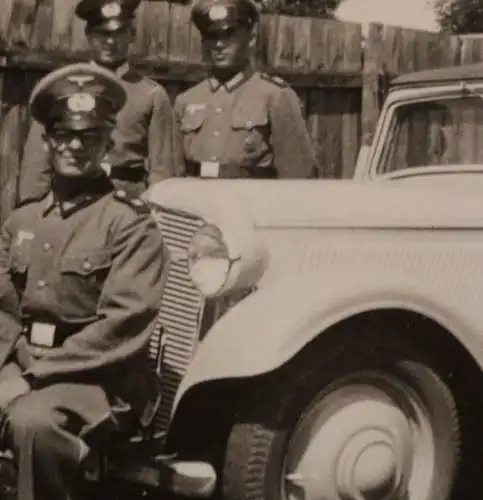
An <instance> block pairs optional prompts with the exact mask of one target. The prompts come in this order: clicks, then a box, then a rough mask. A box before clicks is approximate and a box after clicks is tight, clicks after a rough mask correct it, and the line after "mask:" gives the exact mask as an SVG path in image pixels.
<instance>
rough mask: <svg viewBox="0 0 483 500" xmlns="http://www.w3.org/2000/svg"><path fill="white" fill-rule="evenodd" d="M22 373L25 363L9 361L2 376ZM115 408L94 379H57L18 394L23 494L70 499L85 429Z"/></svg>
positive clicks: (11, 423)
mask: <svg viewBox="0 0 483 500" xmlns="http://www.w3.org/2000/svg"><path fill="white" fill-rule="evenodd" d="M20 374H21V368H20V367H19V365H18V364H16V363H9V364H7V365H6V366H5V367H4V368H3V369H2V370H0V381H3V380H7V379H9V378H14V377H18V376H19V375H20ZM109 409H110V405H109V401H108V399H107V396H106V394H105V392H104V391H103V389H102V388H101V387H99V386H96V385H91V384H79V383H61V384H54V385H50V386H47V387H45V388H41V389H38V390H33V391H31V392H30V393H28V394H26V395H24V396H21V397H19V398H18V399H16V400H14V401H13V402H12V403H11V404H10V405H9V406H8V407H7V409H6V415H7V422H8V430H7V436H8V438H7V439H8V445H9V447H10V448H11V451H12V453H13V455H14V459H15V463H16V465H17V468H18V480H17V487H18V500H67V499H68V498H69V497H70V490H71V487H72V486H73V485H74V483H75V480H76V478H77V475H78V472H79V467H80V464H81V462H82V460H83V459H84V458H85V456H86V452H87V451H88V448H87V446H86V444H85V443H84V442H83V441H82V439H81V438H80V437H79V435H80V434H81V432H82V430H83V429H85V428H86V426H88V425H89V424H90V425H92V424H94V423H95V422H98V421H99V420H100V419H101V418H103V417H104V416H105V415H106V413H107V412H109Z"/></svg>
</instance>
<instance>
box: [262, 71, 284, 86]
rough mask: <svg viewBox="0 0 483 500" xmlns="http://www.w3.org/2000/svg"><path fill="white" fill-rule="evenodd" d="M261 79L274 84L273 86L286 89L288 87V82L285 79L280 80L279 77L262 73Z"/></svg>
mask: <svg viewBox="0 0 483 500" xmlns="http://www.w3.org/2000/svg"><path fill="white" fill-rule="evenodd" d="M260 77H261V78H262V80H265V81H267V82H270V83H273V84H275V85H277V86H278V87H286V86H287V82H286V81H285V80H284V79H283V78H280V77H279V76H277V75H269V74H268V73H261V74H260Z"/></svg>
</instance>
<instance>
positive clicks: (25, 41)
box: [8, 0, 38, 50]
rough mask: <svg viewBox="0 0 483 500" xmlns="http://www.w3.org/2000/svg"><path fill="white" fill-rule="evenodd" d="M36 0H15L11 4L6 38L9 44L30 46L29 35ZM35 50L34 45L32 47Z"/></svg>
mask: <svg viewBox="0 0 483 500" xmlns="http://www.w3.org/2000/svg"><path fill="white" fill-rule="evenodd" d="M37 2H38V0H17V1H16V2H15V4H14V6H13V10H12V16H11V20H10V26H9V30H8V39H9V42H10V44H15V45H17V46H21V47H28V48H32V47H30V36H31V33H32V27H33V22H34V19H35V14H36V10H37ZM33 49H34V50H35V47H33Z"/></svg>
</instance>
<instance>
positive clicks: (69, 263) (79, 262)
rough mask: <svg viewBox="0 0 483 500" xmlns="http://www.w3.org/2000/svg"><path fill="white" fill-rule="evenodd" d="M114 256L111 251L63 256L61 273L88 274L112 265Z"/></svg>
mask: <svg viewBox="0 0 483 500" xmlns="http://www.w3.org/2000/svg"><path fill="white" fill-rule="evenodd" d="M111 263H112V256H111V254H110V253H109V252H91V253H87V254H82V255H72V256H67V257H63V258H62V259H61V260H60V272H61V273H64V274H65V273H73V274H81V275H84V276H86V275H88V274H91V273H93V272H95V271H99V270H100V269H106V268H108V267H110V266H111Z"/></svg>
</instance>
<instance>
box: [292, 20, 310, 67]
mask: <svg viewBox="0 0 483 500" xmlns="http://www.w3.org/2000/svg"><path fill="white" fill-rule="evenodd" d="M292 26H293V60H292V68H293V69H295V70H302V71H307V70H309V69H310V58H311V45H310V42H311V39H310V33H311V31H312V19H311V18H310V17H298V18H297V17H296V18H294V19H293V25H292Z"/></svg>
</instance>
